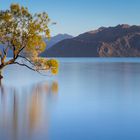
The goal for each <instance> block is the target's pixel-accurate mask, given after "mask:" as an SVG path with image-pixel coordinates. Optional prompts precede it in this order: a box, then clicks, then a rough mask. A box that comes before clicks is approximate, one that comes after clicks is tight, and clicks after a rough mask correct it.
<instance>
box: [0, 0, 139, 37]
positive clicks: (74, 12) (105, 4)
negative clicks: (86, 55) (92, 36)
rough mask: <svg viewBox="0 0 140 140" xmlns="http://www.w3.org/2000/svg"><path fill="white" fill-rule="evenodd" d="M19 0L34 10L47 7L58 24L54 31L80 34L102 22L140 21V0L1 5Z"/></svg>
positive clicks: (2, 0)
mask: <svg viewBox="0 0 140 140" xmlns="http://www.w3.org/2000/svg"><path fill="white" fill-rule="evenodd" d="M11 3H19V4H21V5H24V6H26V7H28V8H29V10H30V11H31V12H32V13H35V12H42V11H46V12H47V13H48V14H49V16H50V18H51V20H52V21H54V22H57V25H54V26H52V27H51V32H52V35H55V34H58V33H68V34H71V35H74V36H76V35H78V34H80V33H83V32H86V31H90V30H94V29H96V28H98V27H100V26H116V25H117V24H123V23H124V24H130V25H132V24H135V25H140V0H0V9H7V8H9V6H10V4H11Z"/></svg>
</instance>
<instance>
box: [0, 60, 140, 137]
mask: <svg viewBox="0 0 140 140" xmlns="http://www.w3.org/2000/svg"><path fill="white" fill-rule="evenodd" d="M59 61H60V71H59V74H58V75H57V76H50V75H48V76H42V75H40V74H38V73H35V72H33V71H30V70H28V69H26V68H23V67H19V66H9V67H7V68H6V69H5V70H4V72H3V75H4V79H3V80H2V84H1V87H0V140H140V59H138V58H134V59H132V58H129V59H128V58H122V59H120V58H110V59H107V58H102V59H101V58H65V59H62V58H59Z"/></svg>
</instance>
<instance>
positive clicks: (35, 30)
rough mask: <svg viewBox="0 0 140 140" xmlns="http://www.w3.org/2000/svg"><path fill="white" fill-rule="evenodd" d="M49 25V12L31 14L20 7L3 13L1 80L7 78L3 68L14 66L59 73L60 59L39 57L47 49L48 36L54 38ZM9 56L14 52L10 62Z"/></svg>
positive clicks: (16, 6) (13, 7)
mask: <svg viewBox="0 0 140 140" xmlns="http://www.w3.org/2000/svg"><path fill="white" fill-rule="evenodd" d="M49 23H50V19H49V17H48V14H47V13H46V12H43V13H36V14H31V13H29V11H28V9H27V8H26V7H22V6H20V5H18V4H12V5H11V6H10V9H9V10H5V11H3V10H2V11H0V44H1V45H0V60H1V63H0V79H1V78H3V76H2V75H1V72H2V69H3V68H4V67H6V66H8V65H11V64H17V65H20V66H25V67H27V68H29V69H31V70H33V71H37V72H40V71H42V70H43V71H44V70H46V71H51V72H52V73H53V74H56V73H57V71H58V62H57V60H55V59H43V58H39V57H38V56H39V54H40V53H41V52H43V51H44V50H45V48H46V43H45V42H44V37H46V38H48V39H49V38H50V30H49V28H48V25H49ZM9 53H12V58H11V59H7V55H8V54H9ZM19 58H20V59H19Z"/></svg>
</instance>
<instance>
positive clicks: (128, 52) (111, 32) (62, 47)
mask: <svg viewBox="0 0 140 140" xmlns="http://www.w3.org/2000/svg"><path fill="white" fill-rule="evenodd" d="M41 56H44V57H139V56H140V26H136V25H133V26H130V25H127V24H122V25H117V26H115V27H101V28H99V29H97V30H93V31H89V32H86V33H83V34H80V35H79V36H77V37H73V38H68V39H63V40H61V41H58V42H57V43H54V45H52V46H51V47H49V48H48V49H47V50H46V51H45V52H44V53H43V54H42V55H41Z"/></svg>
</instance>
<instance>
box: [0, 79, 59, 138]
mask: <svg viewBox="0 0 140 140" xmlns="http://www.w3.org/2000/svg"><path fill="white" fill-rule="evenodd" d="M57 94H58V83H57V81H53V82H41V83H37V84H35V85H32V86H30V87H23V88H22V89H21V88H19V89H18V87H6V86H5V85H3V84H2V83H1V84H0V138H2V139H7V140H8V139H10V140H21V139H36V138H35V137H36V136H37V135H38V134H40V133H44V135H47V129H48V125H49V106H50V104H52V103H53V101H56V99H57ZM50 101H51V103H50ZM44 122H45V128H44V125H42V124H43V123H44ZM44 130H45V131H44ZM45 137H46V136H45Z"/></svg>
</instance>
